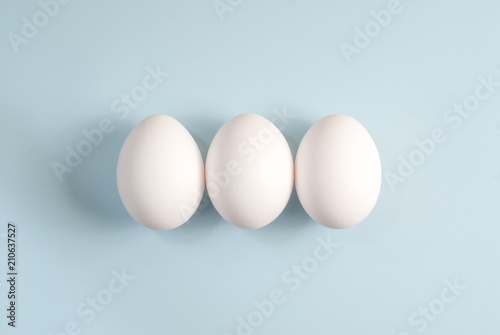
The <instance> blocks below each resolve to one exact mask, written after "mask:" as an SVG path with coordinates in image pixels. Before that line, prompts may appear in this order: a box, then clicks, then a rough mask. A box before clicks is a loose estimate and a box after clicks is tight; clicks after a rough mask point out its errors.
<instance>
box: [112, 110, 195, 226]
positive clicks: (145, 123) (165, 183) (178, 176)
mask: <svg viewBox="0 0 500 335" xmlns="http://www.w3.org/2000/svg"><path fill="white" fill-rule="evenodd" d="M116 179H117V184H118V191H119V193H120V198H121V200H122V202H123V205H124V206H125V208H126V209H127V211H128V212H129V214H130V215H131V216H132V217H133V218H134V219H135V220H136V221H138V222H139V223H142V224H143V225H145V226H147V227H149V228H152V229H160V230H167V229H173V228H176V227H178V226H180V225H182V224H183V223H185V222H186V221H187V220H189V218H190V217H191V216H192V215H193V214H194V212H195V211H196V209H197V208H198V205H199V204H200V201H201V198H202V195H203V190H204V187H205V179H204V167H203V159H202V156H201V153H200V150H199V148H198V146H197V144H196V142H195V141H194V139H193V137H192V136H191V134H190V133H189V132H188V131H187V130H186V128H184V127H183V126H182V124H180V123H179V122H178V121H177V120H175V119H174V118H172V117H170V116H167V115H152V116H150V117H147V118H146V119H144V120H142V121H141V122H140V123H139V124H138V125H137V126H136V127H135V128H134V129H133V130H132V131H131V132H130V134H129V135H128V137H127V139H126V140H125V143H124V144H123V147H122V149H121V152H120V156H119V158H118V165H117V171H116Z"/></svg>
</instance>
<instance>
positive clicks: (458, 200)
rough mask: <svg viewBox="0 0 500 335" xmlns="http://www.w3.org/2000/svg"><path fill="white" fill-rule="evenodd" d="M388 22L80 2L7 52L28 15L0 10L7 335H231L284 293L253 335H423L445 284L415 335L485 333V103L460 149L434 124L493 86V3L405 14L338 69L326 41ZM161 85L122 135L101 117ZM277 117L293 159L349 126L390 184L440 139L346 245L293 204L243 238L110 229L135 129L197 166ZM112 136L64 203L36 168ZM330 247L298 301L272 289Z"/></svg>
mask: <svg viewBox="0 0 500 335" xmlns="http://www.w3.org/2000/svg"><path fill="white" fill-rule="evenodd" d="M233 2H237V1H233ZM387 4H388V1H357V2H355V3H353V2H348V1H343V2H341V1H326V0H323V1H305V0H279V1H263V0H260V1H245V0H244V1H243V2H242V3H241V4H240V5H238V6H236V8H234V11H232V12H228V13H226V16H225V18H226V19H225V20H224V21H221V20H220V19H219V17H218V16H217V12H216V10H215V9H214V6H213V4H212V1H211V0H204V1H201V0H196V1H193V0H189V1H149V0H147V1H138V0H130V1H128V0H127V1H73V2H71V3H69V4H67V5H64V6H61V8H60V10H59V13H57V15H55V17H54V18H51V19H50V22H49V23H48V24H47V25H46V26H45V27H43V28H41V29H40V31H39V33H38V34H37V35H36V36H35V37H34V38H33V39H31V40H30V41H29V43H27V44H25V45H21V46H20V48H19V52H18V53H15V52H14V50H13V48H12V47H11V44H10V42H9V39H8V37H7V34H8V33H9V32H15V33H17V34H19V33H21V28H22V24H23V23H22V21H21V18H22V17H23V16H28V17H31V16H32V15H33V14H34V13H35V12H37V11H38V10H39V9H40V7H39V5H38V4H37V2H36V1H33V0H29V1H23V2H22V3H20V2H18V1H7V0H4V1H3V2H2V3H1V4H0V33H1V35H2V36H3V37H2V39H1V42H0V51H1V53H0V75H1V77H0V78H1V80H0V159H1V163H0V174H1V184H0V223H1V225H0V233H1V234H4V233H5V227H6V224H7V221H9V220H11V221H15V222H18V223H19V235H20V236H19V247H20V255H19V263H20V264H19V273H20V278H19V287H18V291H19V300H18V304H19V308H20V310H19V311H18V327H17V328H16V329H15V330H12V329H8V328H10V327H7V326H6V319H5V307H6V291H5V285H4V284H5V279H4V276H5V272H6V269H5V264H6V260H5V240H4V239H2V240H0V248H1V250H0V270H1V272H0V279H1V282H2V283H4V284H2V285H0V305H1V308H0V310H2V311H4V312H1V313H0V314H1V315H0V320H2V321H1V322H0V333H2V334H26V335H31V334H42V335H46V334H49V333H50V332H53V333H54V334H56V333H57V332H60V331H62V330H63V329H64V326H65V324H66V323H68V322H70V321H75V322H76V323H77V324H78V326H79V329H80V331H81V333H80V334H93V335H106V334H107V335H111V334H123V335H128V334H151V335H160V334H175V335H183V334H186V335H187V334H190V335H191V334H204V335H205V334H215V335H219V334H220V335H222V334H224V333H225V332H229V333H230V334H235V333H237V332H236V327H237V322H238V321H237V319H238V317H244V318H246V317H247V316H248V315H249V314H250V313H252V312H253V311H254V310H255V307H254V305H253V301H255V300H258V301H262V300H263V299H268V298H269V297H270V294H271V292H272V291H273V290H274V289H279V290H281V291H283V292H284V294H285V298H286V301H285V302H284V303H283V304H282V305H279V306H278V307H277V308H276V310H275V312H274V313H273V314H272V315H271V316H270V317H269V318H266V319H265V321H264V323H263V324H262V325H261V326H260V327H258V328H257V329H255V330H254V332H253V333H254V334H273V335H276V334H280V335H281V334H315V335H331V334H343V335H349V334H390V335H392V334H394V335H396V334H399V333H400V332H402V331H407V332H408V333H409V334H419V330H420V329H421V328H420V327H417V326H414V325H411V324H410V323H409V321H408V318H409V317H410V315H411V314H412V313H414V312H417V313H418V311H419V308H420V307H421V306H428V305H429V303H430V302H431V301H433V299H439V298H440V292H441V290H442V289H444V288H445V287H446V286H445V284H443V282H444V281H445V280H450V281H453V280H454V279H455V278H458V281H459V282H460V283H462V284H463V285H466V286H467V289H466V290H465V291H464V292H463V293H462V294H461V295H460V296H459V297H458V298H457V299H456V300H455V302H453V303H451V304H449V305H446V310H445V311H444V313H442V314H441V315H439V316H438V317H437V319H436V320H435V321H433V322H431V323H429V326H428V328H427V329H426V330H425V332H424V333H426V334H453V335H461V334H485V335H486V334H487V335H489V334H500V286H499V285H500V284H499V283H500V270H499V256H500V247H499V237H500V225H499V223H500V211H499V207H500V206H499V200H500V194H499V187H500V158H499V156H498V152H499V149H500V88H497V91H496V92H495V93H493V94H492V95H491V97H490V98H489V99H487V100H486V101H485V102H482V103H481V106H480V107H479V109H478V110H477V111H476V112H474V113H473V115H472V116H471V117H470V118H469V119H466V120H464V122H463V124H462V125H461V127H460V128H459V129H457V130H453V129H452V128H451V127H450V126H451V124H450V123H446V122H445V121H444V120H443V118H442V116H443V113H444V112H445V111H446V110H447V109H448V108H452V107H453V105H454V104H456V103H461V102H462V101H463V100H464V98H465V97H467V96H469V95H471V94H474V93H475V87H476V86H477V85H478V83H479V82H478V78H479V77H480V76H484V77H487V76H488V75H489V74H493V76H494V78H497V80H500V39H499V33H500V20H499V18H500V5H499V3H498V1H495V0H482V1H451V0H447V1H438V2H436V1H424V0H419V1H416V0H413V1H409V0H406V1H402V6H403V7H404V10H403V11H402V12H400V13H399V14H397V15H394V17H393V19H392V22H391V23H390V24H389V25H388V26H387V27H386V28H384V29H383V31H382V32H381V34H380V35H379V36H377V37H375V38H374V40H373V41H372V43H371V44H370V45H369V46H368V47H366V48H365V49H362V50H361V52H360V53H359V54H358V55H354V56H353V58H352V63H351V64H348V63H347V62H346V59H345V58H344V56H343V54H342V52H341V49H340V47H339V45H340V43H342V42H348V43H352V41H353V38H354V29H355V28H356V27H364V26H365V24H366V23H367V22H369V21H370V20H371V16H370V11H371V10H380V9H383V8H386V7H387ZM157 65H158V66H159V67H160V68H161V69H162V70H164V71H168V72H169V73H170V75H169V77H168V78H167V79H165V80H164V82H163V83H162V84H161V85H160V86H159V87H158V88H157V89H156V90H154V91H152V92H150V93H149V95H148V97H147V98H146V99H145V100H144V101H143V102H142V103H140V105H139V106H138V107H137V108H136V109H135V110H133V112H132V113H131V114H130V116H129V117H128V118H126V119H125V120H120V119H119V118H118V117H117V115H116V114H113V113H112V112H111V109H110V108H111V104H112V103H113V101H114V100H115V99H116V98H119V97H120V95H121V94H123V93H129V92H130V91H131V89H132V88H133V87H134V86H136V85H139V84H141V82H142V79H143V77H144V75H145V74H146V68H147V67H148V66H150V67H152V68H154V67H155V66H157ZM283 108H287V110H288V111H289V112H291V113H293V114H294V115H295V116H296V118H295V119H294V120H292V121H291V122H290V123H289V124H288V125H287V126H286V127H285V128H284V129H283V133H284V135H285V136H286V137H287V139H288V140H289V142H290V145H291V147H292V151H293V152H294V153H295V151H296V148H297V145H298V143H299V142H300V139H301V138H302V136H303V134H304V133H305V132H306V130H307V129H308V127H310V125H312V124H313V123H314V122H315V121H317V120H319V119H320V118H321V117H323V116H325V115H328V114H331V113H344V114H348V115H351V116H353V117H355V118H356V119H358V120H359V121H360V122H362V123H363V124H364V125H365V126H366V128H367V129H368V130H369V131H370V133H371V134H372V136H373V138H374V140H375V142H376V143H377V145H378V148H379V151H380V155H381V159H382V164H383V168H384V172H385V173H387V172H389V171H392V172H396V169H397V165H398V162H399V161H398V156H399V155H403V156H405V157H408V156H409V154H410V153H411V152H412V150H415V149H416V145H415V144H413V142H414V140H415V139H422V138H424V137H428V136H430V134H431V132H432V130H433V129H434V128H442V129H443V130H444V131H445V133H446V135H447V136H448V139H447V141H446V142H445V143H443V144H439V145H438V147H437V150H436V152H435V153H434V154H433V155H431V156H430V157H429V158H427V159H426V161H425V163H424V164H423V165H422V166H421V167H419V168H418V169H417V170H416V172H415V173H414V174H413V175H412V176H411V177H409V178H408V179H407V181H406V182H405V183H404V184H398V185H397V187H396V189H395V191H394V192H392V191H391V188H390V187H389V185H388V183H387V182H386V181H385V180H384V182H383V188H382V192H381V196H380V199H379V202H378V205H377V207H376V209H375V210H374V211H373V213H372V215H371V216H370V217H369V218H368V219H367V220H366V221H365V222H364V223H363V224H361V225H360V226H358V227H356V228H353V229H350V230H345V231H335V230H329V229H327V228H324V227H322V226H320V225H319V224H316V223H314V222H312V220H310V219H309V218H308V217H307V215H306V214H305V212H304V211H303V209H302V208H301V206H300V204H299V203H298V200H297V197H296V196H295V195H294V196H293V197H292V199H291V202H290V204H289V206H288V207H287V209H286V210H285V212H284V213H283V214H282V215H281V216H280V218H279V219H278V220H277V221H276V222H274V223H273V224H271V225H269V226H268V227H266V228H264V229H261V230H258V231H245V230H241V229H239V228H236V227H233V226H232V225H230V224H228V223H226V222H224V221H223V220H222V219H221V218H220V216H219V215H218V214H217V213H216V212H215V210H214V209H213V207H211V206H210V207H208V208H206V209H203V210H202V211H200V214H199V215H197V216H196V217H195V218H194V219H192V221H191V222H190V223H188V224H186V225H185V226H182V227H181V228H179V229H177V230H174V231H170V232H155V231H151V230H148V229H146V228H144V227H142V226H140V225H138V224H136V223H134V222H133V220H132V219H131V218H130V217H129V216H128V215H127V213H126V212H125V210H124V209H123V207H122V205H121V203H120V201H119V198H118V194H117V191H116V186H115V165H116V159H117V155H118V152H119V148H120V146H121V144H122V143H123V140H124V139H125V137H126V135H127V133H128V132H129V131H130V129H131V128H132V127H133V126H134V125H135V124H137V123H138V122H139V121H140V120H141V119H143V118H144V117H146V116H148V115H151V114H154V113H165V114H170V115H172V116H173V117H175V118H177V119H178V120H179V121H180V122H182V123H183V124H184V125H185V126H186V128H188V129H189V131H190V132H191V133H192V134H193V135H194V136H195V138H196V139H197V141H198V143H199V144H200V147H201V150H202V152H203V154H204V155H205V154H206V151H207V146H208V145H209V143H210V141H211V139H212V138H213V135H214V134H215V132H216V131H217V129H218V128H219V127H220V126H221V125H222V124H223V123H224V122H225V121H227V120H228V119H230V118H231V117H233V116H235V115H237V114H239V113H246V112H254V113H259V114H261V115H263V116H265V117H268V118H272V117H273V115H274V114H273V110H275V109H278V110H282V109H283ZM105 117H110V118H111V119H112V120H113V122H114V125H115V126H116V130H115V131H114V132H112V133H111V134H107V135H105V137H104V141H103V143H102V144H101V145H100V146H99V147H97V148H95V149H94V150H93V152H92V153H91V154H90V155H89V156H88V157H86V158H85V159H84V161H83V163H82V164H81V165H80V166H78V167H77V168H75V170H74V171H73V172H72V173H70V174H66V175H65V176H64V182H63V183H59V181H58V180H57V178H56V175H55V174H54V172H53V170H52V167H51V163H52V162H53V161H59V162H63V161H64V158H65V155H66V149H65V147H66V146H68V145H69V146H71V147H73V148H74V147H75V146H76V144H77V143H78V142H79V141H81V140H82V139H84V136H83V135H82V131H83V130H84V129H91V128H94V127H96V126H97V125H98V123H99V121H100V120H101V119H103V118H105ZM329 235H331V236H332V238H333V239H334V240H335V241H337V242H338V243H339V244H340V245H341V246H340V247H339V248H338V249H337V250H336V251H335V253H334V254H333V255H332V256H331V257H330V258H328V260H327V261H325V262H323V263H321V264H320V266H319V268H318V270H317V271H315V272H314V273H312V274H311V275H310V278H309V279H308V280H305V281H304V282H303V283H302V285H301V286H300V288H299V289H298V290H297V291H291V290H290V288H291V286H290V285H289V284H287V283H285V282H283V281H282V275H286V271H287V269H289V268H290V267H291V266H292V265H293V264H300V263H302V262H303V261H304V260H306V259H307V257H308V256H311V255H313V250H314V249H315V248H316V247H317V246H318V243H317V241H316V239H317V238H323V239H326V238H327V237H328V236H329ZM122 268H123V269H125V270H126V272H127V273H129V274H131V275H134V276H135V279H134V280H132V281H131V282H130V283H129V285H128V286H127V287H126V288H125V289H124V291H123V292H121V293H119V294H117V295H115V296H114V297H113V301H112V302H111V303H110V304H109V305H107V306H106V307H105V309H104V310H103V311H102V312H100V313H98V314H97V316H96V317H95V319H94V320H93V321H92V322H90V323H86V322H85V318H84V317H81V316H79V315H78V314H77V312H76V308H77V306H78V305H79V304H81V303H83V302H85V300H86V299H87V297H91V296H96V294H97V293H98V291H99V290H101V289H104V288H106V287H107V283H108V281H109V280H110V279H111V278H112V277H113V275H112V274H111V271H112V270H113V269H116V270H120V269H122Z"/></svg>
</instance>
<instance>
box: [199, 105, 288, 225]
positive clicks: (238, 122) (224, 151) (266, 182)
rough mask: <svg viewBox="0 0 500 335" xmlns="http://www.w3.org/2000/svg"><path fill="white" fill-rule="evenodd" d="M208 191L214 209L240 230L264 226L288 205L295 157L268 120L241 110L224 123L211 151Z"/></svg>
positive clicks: (211, 146)
mask: <svg viewBox="0 0 500 335" xmlns="http://www.w3.org/2000/svg"><path fill="white" fill-rule="evenodd" d="M205 175H206V180H207V191H208V194H209V196H210V199H211V200H212V203H213V205H214V207H215V209H216V210H217V211H218V212H219V214H220V215H221V216H222V217H223V218H224V219H225V220H227V221H229V222H230V223H233V224H235V225H236V226H239V227H241V228H249V229H255V228H261V227H263V226H265V225H267V224H269V223H271V222H272V221H274V220H275V219H276V218H277V217H278V216H279V215H280V213H281V212H282V211H283V209H284V208H285V206H286V204H287V203H288V200H289V199H290V195H291V192H292V189H293V157H292V153H291V152H290V147H289V146H288V143H287V141H286V139H285V138H284V137H283V134H281V132H280V131H279V129H278V128H276V126H275V125H274V124H273V123H272V122H270V121H269V120H267V119H266V118H264V117H262V116H260V115H257V114H241V115H238V116H236V117H235V118H233V119H231V120H229V121H228V122H227V123H226V124H224V125H223V126H222V127H221V128H220V129H219V131H218V132H217V134H216V135H215V137H214V139H213V140H212V143H211V144H210V148H209V150H208V154H207V161H206V169H205Z"/></svg>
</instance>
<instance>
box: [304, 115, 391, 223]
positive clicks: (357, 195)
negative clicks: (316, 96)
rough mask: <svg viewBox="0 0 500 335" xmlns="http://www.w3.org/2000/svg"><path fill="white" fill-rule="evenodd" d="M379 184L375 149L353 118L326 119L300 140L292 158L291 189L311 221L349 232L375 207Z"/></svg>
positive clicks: (315, 125) (361, 126) (378, 162)
mask: <svg viewBox="0 0 500 335" xmlns="http://www.w3.org/2000/svg"><path fill="white" fill-rule="evenodd" d="M381 180H382V168H381V164H380V157H379V154H378V151H377V147H376V146H375V143H374V141H373V139H372V138H371V136H370V134H369V133H368V131H367V130H366V129H365V128H364V127H363V125H361V124H360V123H359V122H358V121H356V120H355V119H353V118H351V117H349V116H346V115H341V114H335V115H329V116H327V117H324V118H323V119H321V120H319V121H318V122H317V123H315V124H314V125H313V126H312V127H311V128H310V129H309V130H308V131H307V133H306V134H305V136H304V138H303V139H302V141H301V143H300V145H299V148H298V150H297V155H296V159H295V187H296V189H297V195H298V197H299V200H300V203H301V204H302V206H303V207H304V209H305V211H306V212H307V213H308V214H309V216H311V218H313V219H314V220H315V221H317V222H319V223H321V224H322V225H325V226H327V227H330V228H348V227H352V226H355V225H357V224H359V223H360V222H361V221H363V220H364V219H365V218H366V217H367V216H368V215H369V214H370V212H371V211H372V209H373V208H374V206H375V204H376V202H377V199H378V196H379V193H380V186H381Z"/></svg>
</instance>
